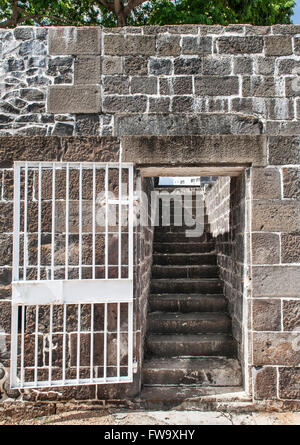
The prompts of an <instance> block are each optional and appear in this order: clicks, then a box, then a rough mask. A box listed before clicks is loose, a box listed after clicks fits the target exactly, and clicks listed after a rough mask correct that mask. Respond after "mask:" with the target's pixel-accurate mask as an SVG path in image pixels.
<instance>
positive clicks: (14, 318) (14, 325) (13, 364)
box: [10, 165, 21, 386]
mask: <svg viewBox="0 0 300 445" xmlns="http://www.w3.org/2000/svg"><path fill="white" fill-rule="evenodd" d="M20 176H21V175H20V166H19V165H15V167H14V233H13V270H12V279H13V281H18V280H19V264H20ZM11 330H12V339H11V361H10V381H11V385H13V386H17V364H18V305H16V304H13V305H12V313H11Z"/></svg>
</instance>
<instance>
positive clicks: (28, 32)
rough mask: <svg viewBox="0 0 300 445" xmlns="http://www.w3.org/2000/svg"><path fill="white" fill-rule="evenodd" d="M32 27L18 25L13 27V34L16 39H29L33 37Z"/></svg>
mask: <svg viewBox="0 0 300 445" xmlns="http://www.w3.org/2000/svg"><path fill="white" fill-rule="evenodd" d="M33 29H34V28H32V27H21V26H20V27H18V28H16V29H14V36H15V39H17V40H29V39H32V37H33Z"/></svg>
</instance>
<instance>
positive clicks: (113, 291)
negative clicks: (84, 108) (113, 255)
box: [10, 162, 134, 388]
mask: <svg viewBox="0 0 300 445" xmlns="http://www.w3.org/2000/svg"><path fill="white" fill-rule="evenodd" d="M30 169H35V172H38V197H37V200H38V233H37V235H38V247H37V249H38V252H37V275H38V279H37V280H29V279H27V275H26V268H27V266H28V264H27V257H26V255H27V247H28V245H27V234H28V231H27V229H28V227H27V219H28V172H29V170H30ZM43 169H47V170H52V202H53V205H52V233H51V279H50V280H43V279H41V235H42V228H41V212H42V210H41V209H42V196H41V184H42V174H43ZM58 169H65V171H66V198H65V201H66V227H65V238H66V241H65V242H66V253H65V279H63V280H61V279H55V274H54V271H55V262H54V253H55V252H54V241H55V177H56V176H55V175H56V171H57V170H58ZM71 169H77V170H79V224H78V226H79V266H78V267H79V279H69V278H68V249H69V245H68V241H69V240H68V236H69V177H70V170H71ZM83 169H92V171H93V197H92V199H93V206H92V214H93V224H92V240H93V247H92V249H93V252H92V263H93V264H92V277H93V278H92V279H82V276H81V269H82V172H83ZM97 169H104V170H105V205H106V211H105V214H106V216H105V278H103V279H96V277H95V268H96V264H95V258H96V246H95V236H96V222H95V217H96V170H97ZM109 169H118V170H119V197H118V199H109V196H108V186H109ZM21 170H23V171H24V179H25V184H24V199H23V202H24V212H23V214H24V228H22V230H21V227H20V217H21V209H20V207H21V193H20V191H21ZM124 170H128V196H127V199H122V189H121V182H122V171H124ZM133 199H134V190H133V164H129V163H98V162H96V163H94V162H15V164H14V235H13V280H12V330H11V334H12V335H11V368H10V380H11V387H12V388H37V387H52V386H68V385H72V386H74V385H85V384H89V385H90V384H107V383H130V382H132V381H133V250H134V249H133V224H134V221H133ZM109 204H114V205H118V207H119V225H118V278H109V277H108V267H109V264H108V206H109ZM121 206H128V277H127V278H122V277H121V267H122V263H121V261H122V256H121V254H122V241H121V235H122V231H121ZM20 231H21V232H24V237H23V238H24V239H23V243H24V246H23V249H24V258H23V279H20V276H19V270H20V248H19V247H20ZM99 303H100V304H103V305H104V363H103V377H95V376H94V374H93V367H94V366H95V365H93V353H94V344H93V343H94V340H93V339H94V337H93V335H94V325H93V316H94V304H99ZM110 303H116V304H117V376H114V377H109V376H107V366H108V365H107V321H108V320H107V308H108V304H110ZM122 303H126V304H127V307H128V309H127V311H128V367H127V369H128V372H127V375H126V376H121V375H120V367H121V365H120V332H121V331H120V305H121V304H122ZM57 304H60V305H63V363H62V379H60V380H54V379H53V378H52V349H51V347H49V366H47V367H46V369H47V372H48V379H47V380H38V334H39V332H38V317H39V305H49V307H50V326H49V334H48V335H49V345H52V335H53V307H54V305H57ZM68 304H76V305H77V307H78V329H77V366H76V378H75V379H73V378H72V379H68V378H66V360H65V359H66V354H65V352H66V323H67V318H66V305H68ZM82 304H90V305H91V326H90V333H91V341H90V343H91V344H90V377H89V378H81V377H80V332H81V331H80V314H81V305H82ZM29 305H30V306H35V308H36V311H35V314H36V319H35V332H32V333H31V334H33V335H34V336H35V347H34V369H33V372H34V379H33V380H31V381H26V378H25V371H24V354H25V351H24V336H25V307H26V306H29ZM19 310H21V317H19V314H20V313H19ZM19 318H21V320H19ZM18 343H19V345H20V347H18ZM18 358H19V362H20V366H19V367H18ZM18 369H19V370H20V373H19V375H18Z"/></svg>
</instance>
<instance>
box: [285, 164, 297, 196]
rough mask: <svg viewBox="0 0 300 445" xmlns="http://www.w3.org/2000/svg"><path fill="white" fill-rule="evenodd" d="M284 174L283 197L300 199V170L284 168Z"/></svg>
mask: <svg viewBox="0 0 300 445" xmlns="http://www.w3.org/2000/svg"><path fill="white" fill-rule="evenodd" d="M282 174H283V197H284V198H300V169H299V168H284V169H282Z"/></svg>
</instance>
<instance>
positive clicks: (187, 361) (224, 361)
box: [143, 356, 241, 371]
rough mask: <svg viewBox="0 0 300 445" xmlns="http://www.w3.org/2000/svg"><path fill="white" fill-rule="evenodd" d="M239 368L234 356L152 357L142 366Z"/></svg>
mask: <svg viewBox="0 0 300 445" xmlns="http://www.w3.org/2000/svg"><path fill="white" fill-rule="evenodd" d="M224 367H226V368H234V369H237V370H239V369H241V365H240V364H239V362H238V360H237V359H236V358H228V357H213V356H211V357H197V356H195V357H188V358H187V357H159V358H158V357H153V358H149V359H145V361H144V363H143V368H144V369H146V370H148V369H159V370H171V371H173V370H177V369H184V370H187V369H190V370H199V369H217V368H218V369H222V368H224Z"/></svg>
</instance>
